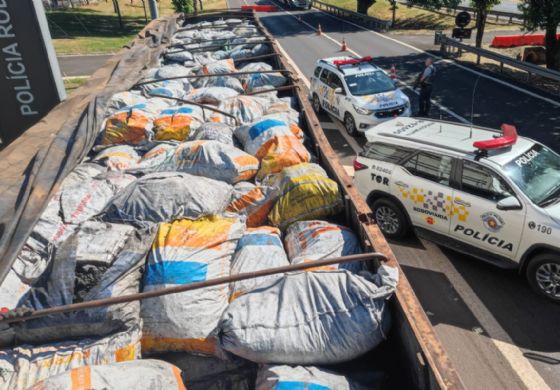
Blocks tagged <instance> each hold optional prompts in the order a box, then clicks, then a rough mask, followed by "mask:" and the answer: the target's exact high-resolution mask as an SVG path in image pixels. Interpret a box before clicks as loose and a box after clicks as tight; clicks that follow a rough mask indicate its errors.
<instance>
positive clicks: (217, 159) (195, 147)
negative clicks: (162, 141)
mask: <svg viewBox="0 0 560 390" xmlns="http://www.w3.org/2000/svg"><path fill="white" fill-rule="evenodd" d="M258 169H259V160H257V159H256V158H255V157H253V156H251V155H250V154H248V153H245V152H244V151H242V150H240V149H238V148H236V147H235V146H230V145H226V144H223V143H221V142H218V141H191V142H185V143H182V144H180V145H178V146H177V148H176V149H175V154H174V156H173V159H172V160H171V162H170V163H169V164H164V165H163V166H162V167H161V168H160V170H173V171H180V172H186V173H190V174H193V175H198V176H205V177H209V178H211V179H215V180H221V181H225V182H226V183H229V184H235V183H237V182H239V181H243V180H250V179H252V178H253V177H254V176H255V174H256V173H257V170H258Z"/></svg>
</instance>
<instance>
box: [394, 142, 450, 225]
mask: <svg viewBox="0 0 560 390" xmlns="http://www.w3.org/2000/svg"><path fill="white" fill-rule="evenodd" d="M453 161H454V159H453V158H451V157H449V156H444V155H439V154H435V153H431V152H418V153H416V154H414V155H413V156H412V157H410V158H409V159H408V160H406V161H405V162H404V163H403V164H402V167H401V168H400V169H396V170H395V171H394V172H393V175H392V178H391V181H392V183H391V186H392V193H393V194H395V195H396V196H397V198H399V199H400V201H401V202H402V204H403V205H404V206H405V208H406V210H407V212H408V215H409V216H410V219H411V221H412V224H413V225H414V226H416V227H420V228H424V229H428V230H431V231H434V232H436V233H440V234H445V235H447V234H448V233H449V214H450V207H451V196H452V195H453V189H452V188H451V187H450V177H451V171H452V166H453Z"/></svg>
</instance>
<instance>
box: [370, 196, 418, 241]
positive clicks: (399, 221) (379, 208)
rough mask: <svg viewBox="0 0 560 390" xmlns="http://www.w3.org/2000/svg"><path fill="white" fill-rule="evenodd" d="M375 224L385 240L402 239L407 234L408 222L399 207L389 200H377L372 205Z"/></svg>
mask: <svg viewBox="0 0 560 390" xmlns="http://www.w3.org/2000/svg"><path fill="white" fill-rule="evenodd" d="M372 210H373V216H374V218H375V222H376V223H377V226H379V229H381V232H382V233H383V235H384V236H385V237H387V238H395V239H397V238H403V237H404V236H406V234H407V233H408V230H409V227H408V220H407V219H406V216H405V215H404V213H403V212H402V210H401V209H400V207H399V206H397V205H396V204H395V203H394V202H393V201H391V200H389V199H378V200H376V201H375V202H373V205H372Z"/></svg>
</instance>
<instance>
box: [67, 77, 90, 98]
mask: <svg viewBox="0 0 560 390" xmlns="http://www.w3.org/2000/svg"><path fill="white" fill-rule="evenodd" d="M87 80H88V77H65V78H64V80H63V81H64V89H66V93H67V94H68V95H70V94H71V93H72V92H73V91H74V90H75V89H77V88H79V87H80V86H81V85H82V84H83V83H85V82H86V81H87Z"/></svg>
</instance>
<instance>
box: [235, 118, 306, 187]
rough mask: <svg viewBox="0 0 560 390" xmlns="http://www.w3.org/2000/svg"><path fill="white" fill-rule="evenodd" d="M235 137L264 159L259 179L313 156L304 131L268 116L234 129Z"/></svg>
mask: <svg viewBox="0 0 560 390" xmlns="http://www.w3.org/2000/svg"><path fill="white" fill-rule="evenodd" d="M235 136H236V137H237V138H238V139H239V140H240V141H241V142H242V143H243V146H244V149H245V151H246V152H247V153H249V154H252V155H253V156H256V157H257V158H258V159H259V161H260V162H261V168H260V170H259V172H258V174H257V179H258V180H261V179H263V178H264V177H266V176H267V175H270V174H273V173H278V172H280V171H282V169H284V168H286V167H290V166H292V165H296V164H300V163H304V162H309V161H310V159H311V155H310V154H309V152H308V151H307V149H306V148H305V146H304V145H303V142H302V138H303V131H302V130H301V129H300V128H299V127H298V126H297V125H295V124H288V123H287V122H285V121H282V120H278V119H273V118H267V119H263V120H260V121H257V122H254V123H252V124H250V125H246V126H241V127H239V128H237V129H236V130H235Z"/></svg>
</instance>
